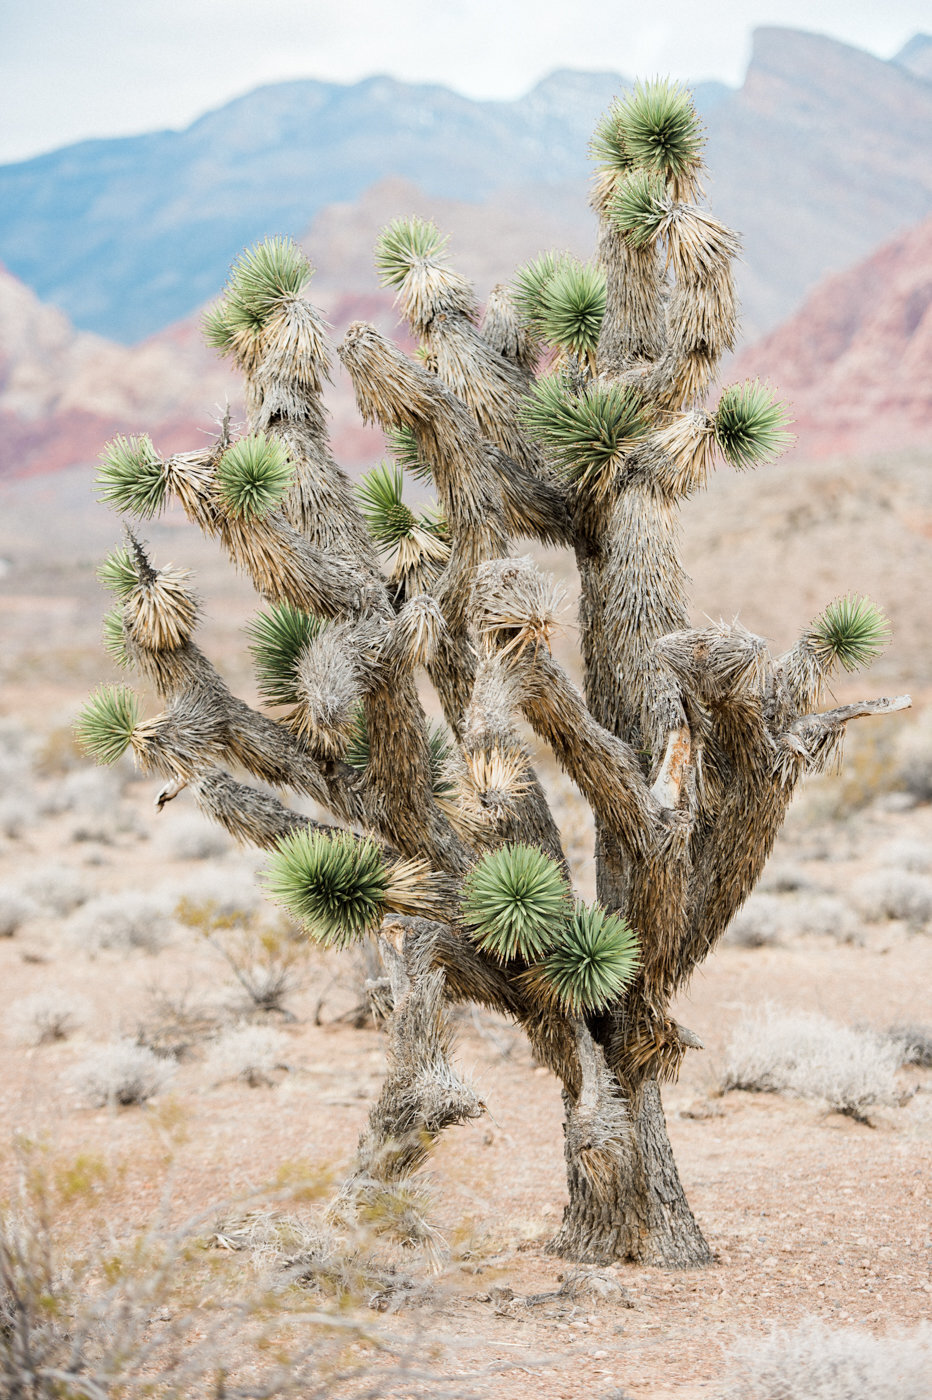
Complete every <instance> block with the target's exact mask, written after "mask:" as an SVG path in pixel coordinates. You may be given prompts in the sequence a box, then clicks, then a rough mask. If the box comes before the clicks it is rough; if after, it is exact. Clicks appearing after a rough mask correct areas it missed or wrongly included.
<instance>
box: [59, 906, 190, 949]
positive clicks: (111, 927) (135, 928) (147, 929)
mask: <svg viewBox="0 0 932 1400" xmlns="http://www.w3.org/2000/svg"><path fill="white" fill-rule="evenodd" d="M67 929H68V934H69V936H70V937H71V938H72V939H73V940H74V942H76V943H77V944H79V945H80V947H82V948H83V949H84V950H85V951H86V952H88V953H96V952H98V951H99V950H100V949H101V948H123V949H130V948H141V949H142V950H143V951H144V952H147V953H157V952H158V951H159V949H160V948H164V947H165V945H166V944H167V943H168V941H169V937H170V934H171V903H170V901H168V900H166V899H165V898H164V897H163V896H158V895H147V894H136V893H134V892H133V891H131V890H126V891H124V892H123V893H122V894H104V895H99V896H98V898H96V899H91V900H88V902H87V903H86V904H85V905H83V907H82V908H81V909H79V910H78V912H77V913H76V914H73V915H72V916H71V919H70V920H69V921H68V925H67Z"/></svg>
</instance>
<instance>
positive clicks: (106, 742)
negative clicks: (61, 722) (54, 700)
mask: <svg viewBox="0 0 932 1400" xmlns="http://www.w3.org/2000/svg"><path fill="white" fill-rule="evenodd" d="M138 725H139V698H138V696H137V695H136V692H135V691H134V690H130V689H129V687H128V686H125V685H103V686H100V688H99V689H98V690H96V691H95V692H94V694H93V695H92V696H91V698H90V700H88V702H87V704H86V705H85V706H84V707H83V709H82V710H81V711H80V713H79V715H78V717H77V719H76V720H75V723H74V732H75V737H76V738H77V740H78V743H79V744H80V745H81V747H82V748H83V749H84V750H85V752H86V753H88V754H90V756H91V758H93V759H96V761H97V762H98V763H104V764H111V763H116V761H117V759H118V758H122V756H123V754H125V752H126V750H127V749H128V748H129V746H130V744H131V743H132V741H133V734H134V733H135V731H136V729H137V727H138Z"/></svg>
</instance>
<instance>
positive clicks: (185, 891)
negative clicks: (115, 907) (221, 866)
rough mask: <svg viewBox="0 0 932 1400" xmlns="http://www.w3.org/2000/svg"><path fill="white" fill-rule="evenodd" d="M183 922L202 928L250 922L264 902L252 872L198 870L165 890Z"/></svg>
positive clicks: (234, 926)
mask: <svg viewBox="0 0 932 1400" xmlns="http://www.w3.org/2000/svg"><path fill="white" fill-rule="evenodd" d="M164 893H165V897H166V899H169V898H170V899H171V900H172V901H173V907H174V908H175V910H176V915H177V917H178V918H179V919H180V920H181V922H182V923H186V924H188V925H189V926H190V927H191V928H199V929H201V930H202V931H203V930H204V928H206V927H207V926H211V927H220V926H224V925H225V926H226V927H229V928H237V927H244V926H245V925H247V924H249V923H250V922H251V920H252V918H253V916H254V915H255V913H256V911H257V910H258V909H259V908H260V906H262V905H263V899H262V895H261V894H260V892H259V889H258V887H257V886H256V883H255V881H254V879H253V878H252V876H251V875H250V874H248V873H247V872H246V871H241V870H236V869H234V870H212V869H205V870H198V871H196V872H194V871H192V873H191V874H190V875H188V876H186V877H185V878H184V879H183V880H180V881H178V883H177V884H173V885H172V886H171V889H170V890H169V889H168V888H166V889H165V891H164Z"/></svg>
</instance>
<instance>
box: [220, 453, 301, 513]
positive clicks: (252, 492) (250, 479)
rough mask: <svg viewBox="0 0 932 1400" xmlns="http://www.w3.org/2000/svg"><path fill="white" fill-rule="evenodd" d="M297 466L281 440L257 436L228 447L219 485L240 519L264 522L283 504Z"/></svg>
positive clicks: (232, 511) (223, 496)
mask: <svg viewBox="0 0 932 1400" xmlns="http://www.w3.org/2000/svg"><path fill="white" fill-rule="evenodd" d="M293 476H294V467H293V466H292V464H291V461H290V460H289V457H288V453H287V452H286V451H285V448H284V446H283V444H282V443H281V442H280V441H279V440H278V438H276V437H273V436H272V435H271V434H267V433H253V434H252V435H251V436H250V437H244V438H240V440H239V442H235V443H234V444H233V446H232V447H228V448H227V450H226V452H224V454H223V456H222V457H221V458H220V465H219V466H218V467H217V486H218V488H219V491H220V496H221V499H222V500H223V502H224V504H225V506H226V508H227V510H228V511H229V512H230V514H231V515H232V516H233V517H234V519H237V520H261V518H262V517H263V516H264V515H268V513H269V511H270V510H274V509H275V507H276V506H277V505H280V504H281V501H282V498H283V497H284V495H285V492H286V491H287V490H288V488H289V486H290V485H291V482H292V478H293Z"/></svg>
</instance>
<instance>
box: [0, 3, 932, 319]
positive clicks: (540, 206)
mask: <svg viewBox="0 0 932 1400" xmlns="http://www.w3.org/2000/svg"><path fill="white" fill-rule="evenodd" d="M908 48H909V46H908ZM923 53H924V50H923V49H922V45H920V46H919V48H917V49H916V50H915V52H914V53H912V56H911V55H910V52H908V49H907V50H904V51H903V54H902V55H900V56H899V60H898V61H893V62H890V63H886V62H882V61H881V60H879V59H875V58H872V57H870V56H869V55H867V54H864V53H861V52H860V51H858V50H856V49H853V48H850V47H848V46H847V45H844V44H840V43H837V42H835V41H834V40H829V39H825V38H822V37H820V36H818V35H813V34H804V33H800V32H797V31H792V30H781V29H764V30H760V31H758V33H757V34H756V36H755V42H754V51H753V56H752V60H751V64H750V67H749V70H748V74H747V79H746V81H745V84H744V86H743V87H742V89H741V91H740V92H737V93H733V92H730V91H729V90H728V89H725V88H723V87H722V86H721V85H720V84H700V85H699V86H698V88H697V90H696V92H697V100H698V103H699V106H700V110H701V111H702V112H703V114H704V117H705V120H706V123H707V126H708V136H709V142H708V161H709V167H710V172H711V173H710V180H709V193H710V197H711V200H712V203H713V206H714V208H715V210H716V212H717V213H718V214H720V215H721V217H723V218H724V219H725V220H726V221H728V222H730V223H731V224H732V225H733V226H734V227H736V228H738V229H739V230H740V231H741V232H742V233H743V235H744V243H745V262H744V264H743V266H742V268H741V270H740V292H741V296H742V299H743V303H744V326H745V332H746V335H747V336H748V337H753V336H756V335H759V334H761V333H762V332H763V331H765V330H767V329H769V328H771V327H772V326H774V325H776V324H777V323H778V322H779V321H781V320H782V319H783V318H784V317H785V316H786V315H787V314H788V313H789V312H790V311H791V310H792V309H793V308H794V307H795V306H796V305H797V304H798V303H799V301H800V300H801V299H802V297H803V296H804V295H805V294H806V292H807V291H808V290H810V289H811V288H812V287H813V286H815V285H816V283H818V282H819V281H820V280H821V279H822V277H824V276H825V275H826V273H828V272H831V271H836V270H839V269H840V268H842V267H844V266H845V265H847V264H848V263H850V262H853V261H854V260H855V259H857V258H859V257H862V256H864V255H865V254H866V253H868V252H869V251H870V250H871V249H872V248H873V247H875V246H876V245H877V244H878V243H880V242H881V241H883V240H884V239H886V238H888V237H890V236H891V235H892V234H893V233H895V232H896V231H897V230H898V229H900V228H901V227H903V226H905V225H908V224H911V223H915V222H916V221H918V220H919V219H921V218H923V217H924V216H925V215H926V214H928V213H929V212H930V211H932V167H930V163H929V160H928V150H929V147H930V144H932V83H930V82H928V81H926V80H925V77H924V73H925V58H924V57H923ZM625 83H626V79H625V78H623V77H621V76H620V75H617V74H613V73H601V74H598V73H572V72H560V73H555V74H553V75H551V77H549V78H547V79H546V80H545V81H543V82H542V83H540V84H538V86H537V87H536V88H534V90H533V91H532V92H530V93H529V94H528V95H527V96H525V97H523V98H521V99H520V100H518V101H516V102H475V101H471V100H470V99H468V98H465V97H462V96H459V95H458V94H456V93H453V92H450V91H448V90H447V89H445V88H441V87H428V86H413V85H411V84H405V83H401V82H397V81H395V80H393V79H391V78H387V77H380V78H370V79H367V80H366V81H365V82H362V83H357V84H354V85H352V86H348V87H344V86H339V85H336V84H328V83H320V82H316V81H313V80H306V81H301V82H291V83H282V84H277V85H275V86H272V87H264V88H260V89H257V90H256V91H255V92H252V93H249V94H248V95H246V96H245V97H242V98H240V99H238V100H237V101H235V102H231V103H229V104H228V105H226V106H225V107H223V108H221V109H219V110H218V111H215V112H211V113H209V114H207V115H206V116H204V117H202V118H201V119H200V120H199V121H197V122H195V123H194V124H193V125H192V126H191V127H189V128H188V129H187V130H185V131H181V132H155V133H151V134H149V135H145V136H140V137H127V138H122V139H120V140H116V141H91V142H85V143H82V144H81V145H78V146H72V147H68V148H67V149H64V150H61V151H56V152H53V153H52V154H50V155H46V156H42V157H39V158H37V159H34V160H30V161H25V162H21V163H19V164H16V165H9V166H5V167H2V168H0V257H2V258H3V259H4V260H5V262H6V263H7V266H8V267H9V268H10V269H11V270H12V271H13V272H14V273H15V274H16V276H18V277H19V278H20V279H21V280H23V281H24V282H25V283H27V284H28V285H29V286H30V287H32V288H33V289H34V290H35V291H36V292H37V293H38V295H39V296H40V297H41V298H42V299H43V300H44V301H48V302H51V303H53V304H55V305H57V306H59V307H61V308H63V309H64V310H65V311H66V312H67V313H68V315H69V317H70V318H71V319H72V321H73V322H74V323H75V324H76V325H77V326H79V327H80V328H82V329H84V330H92V331H95V332H98V333H101V334H105V335H107V336H109V337H111V338H115V339H118V340H123V341H126V342H133V341H136V340H139V339H140V338H142V337H144V336H147V335H151V334H153V333H155V332H157V331H159V330H161V329H163V328H164V327H165V326H166V325H169V324H171V323H172V322H174V321H177V320H179V319H182V318H184V317H185V316H188V315H190V314H191V313H192V312H193V311H194V310H195V308H196V307H198V306H200V305H201V304H202V303H203V302H204V301H206V300H208V299H209V298H210V297H212V296H214V295H215V294H216V292H217V291H218V289H219V287H220V285H221V284H222V282H223V280H224V277H225V275H226V271H227V268H228V266H229V263H230V261H231V260H232V258H233V257H234V256H235V255H236V253H237V252H238V251H239V250H240V248H242V247H243V246H244V245H245V244H247V243H249V242H251V241H253V240H255V239H257V238H260V237H262V236H263V235H265V234H267V233H270V232H284V233H290V234H292V235H295V236H298V235H300V234H301V233H302V232H303V231H304V230H306V229H307V228H308V226H309V225H310V224H311V222H312V221H313V220H314V218H315V217H316V216H317V215H318V214H319V213H320V211H321V210H322V209H324V208H326V207H329V206H331V205H333V204H335V203H339V204H345V203H354V202H356V201H358V200H360V199H361V198H363V197H364V195H365V192H366V191H367V190H368V189H369V188H371V186H372V185H373V184H376V183H378V182H380V181H383V180H384V179H386V178H387V177H399V176H400V177H403V178H404V179H406V180H408V181H410V182H412V183H414V184H415V185H417V186H418V187H419V188H420V189H421V190H422V191H423V192H424V194H425V195H426V196H427V198H428V199H429V200H438V201H439V200H450V199H455V200H457V201H459V202H466V203H471V204H473V205H474V206H476V207H477V208H484V207H485V205H486V204H487V203H489V202H493V201H495V200H501V199H503V198H509V199H511V200H512V201H513V202H514V203H515V204H516V205H519V206H521V207H523V209H524V210H525V211H526V217H527V220H528V222H529V224H533V222H534V220H535V219H538V218H539V211H540V210H546V211H548V212H549V213H554V214H558V215H559V217H560V219H561V220H562V221H563V222H564V223H566V224H568V225H572V226H574V227H579V225H580V220H581V219H584V218H585V217H586V216H585V201H586V182H587V176H588V171H589V162H588V159H587V154H586V151H587V143H588V138H589V135H590V133H591V130H592V126H593V123H594V121H595V119H596V117H597V115H598V114H599V112H600V111H602V110H603V109H604V108H605V107H606V105H607V104H608V102H609V100H610V99H611V97H612V95H613V94H614V93H616V92H618V91H620V90H621V89H622V88H623V87H624V86H625ZM541 241H543V240H541ZM365 251H366V252H367V253H368V248H366V250H365ZM355 291H356V288H355V287H354V286H353V285H347V286H346V287H345V292H346V294H347V295H352V294H353V293H354V292H355Z"/></svg>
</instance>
